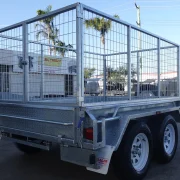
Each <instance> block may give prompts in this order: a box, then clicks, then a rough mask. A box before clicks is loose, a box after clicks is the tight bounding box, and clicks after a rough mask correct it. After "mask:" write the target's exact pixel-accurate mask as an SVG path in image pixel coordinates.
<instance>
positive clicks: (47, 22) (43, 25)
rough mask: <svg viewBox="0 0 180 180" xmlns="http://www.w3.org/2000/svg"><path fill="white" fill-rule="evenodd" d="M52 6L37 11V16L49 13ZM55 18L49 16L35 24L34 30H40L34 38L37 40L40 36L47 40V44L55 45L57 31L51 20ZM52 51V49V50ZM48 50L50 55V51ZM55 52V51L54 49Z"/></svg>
mask: <svg viewBox="0 0 180 180" xmlns="http://www.w3.org/2000/svg"><path fill="white" fill-rule="evenodd" d="M51 10H52V6H51V5H49V6H48V7H47V8H46V9H45V10H41V9H39V10H37V15H38V16H40V15H44V14H47V13H49V12H51ZM54 17H55V16H51V17H48V18H45V19H42V20H40V21H39V22H38V23H36V24H35V28H38V27H39V28H40V30H39V31H38V32H37V33H36V38H37V39H39V36H40V35H42V36H43V37H45V38H46V39H48V41H49V44H52V45H55V44H56V41H57V37H58V32H59V30H58V29H57V28H56V27H54V23H53V19H54ZM52 49H54V48H52ZM52 49H51V48H50V53H51V51H52ZM54 52H55V49H54Z"/></svg>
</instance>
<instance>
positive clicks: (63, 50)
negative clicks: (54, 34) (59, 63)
mask: <svg viewBox="0 0 180 180" xmlns="http://www.w3.org/2000/svg"><path fill="white" fill-rule="evenodd" d="M56 45H57V46H59V47H56V51H57V52H58V53H59V54H61V56H62V57H64V56H65V53H66V52H67V51H73V50H71V48H73V46H72V45H71V44H68V45H66V44H65V42H62V41H60V40H57V41H56ZM62 47H63V48H62ZM73 52H74V51H73Z"/></svg>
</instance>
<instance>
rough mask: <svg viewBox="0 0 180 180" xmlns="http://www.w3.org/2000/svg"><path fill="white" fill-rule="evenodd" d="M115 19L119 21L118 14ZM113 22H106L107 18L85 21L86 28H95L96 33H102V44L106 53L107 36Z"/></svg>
mask: <svg viewBox="0 0 180 180" xmlns="http://www.w3.org/2000/svg"><path fill="white" fill-rule="evenodd" d="M114 17H115V18H118V19H119V16H118V15H117V14H115V15H114ZM111 24H112V23H111V20H106V19H105V18H99V17H96V18H92V19H88V20H85V26H86V28H87V29H88V28H93V29H95V30H96V31H98V32H100V36H101V42H102V44H103V46H104V53H105V35H106V33H108V32H109V30H110V29H111Z"/></svg>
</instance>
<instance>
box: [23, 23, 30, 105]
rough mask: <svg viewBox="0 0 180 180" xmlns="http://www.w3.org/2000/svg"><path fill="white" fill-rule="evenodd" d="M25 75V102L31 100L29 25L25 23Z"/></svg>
mask: <svg viewBox="0 0 180 180" xmlns="http://www.w3.org/2000/svg"><path fill="white" fill-rule="evenodd" d="M22 45H23V49H22V50H23V67H24V68H23V75H24V82H23V83H24V86H23V96H24V102H28V101H29V60H28V25H27V24H26V23H23V44H22Z"/></svg>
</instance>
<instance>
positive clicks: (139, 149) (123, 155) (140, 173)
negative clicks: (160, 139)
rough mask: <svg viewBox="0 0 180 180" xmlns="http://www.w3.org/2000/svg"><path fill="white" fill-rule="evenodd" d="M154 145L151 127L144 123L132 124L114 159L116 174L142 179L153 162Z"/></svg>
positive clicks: (128, 179) (127, 179) (134, 179)
mask: <svg viewBox="0 0 180 180" xmlns="http://www.w3.org/2000/svg"><path fill="white" fill-rule="evenodd" d="M152 146H153V141H152V135H151V131H150V129H149V127H148V126H147V125H146V124H144V123H138V124H136V125H134V126H132V128H131V129H130V130H129V131H128V132H127V133H126V135H125V137H124V138H123V141H122V143H121V145H120V147H119V149H118V150H117V152H115V154H114V156H113V159H112V164H113V167H114V171H115V173H116V175H117V176H118V177H119V178H121V177H122V178H124V179H126V180H132V179H133V180H140V179H142V178H143V177H144V176H145V175H146V173H147V171H148V167H149V164H150V162H151V158H152V151H153V148H152Z"/></svg>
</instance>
